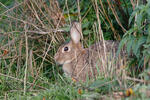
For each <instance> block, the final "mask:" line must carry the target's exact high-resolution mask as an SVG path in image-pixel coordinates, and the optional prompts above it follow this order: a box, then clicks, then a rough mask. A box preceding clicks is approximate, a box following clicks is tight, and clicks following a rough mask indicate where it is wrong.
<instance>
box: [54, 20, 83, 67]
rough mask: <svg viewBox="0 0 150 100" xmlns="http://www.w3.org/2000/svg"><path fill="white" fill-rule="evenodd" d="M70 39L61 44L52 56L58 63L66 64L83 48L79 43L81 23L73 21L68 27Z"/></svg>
mask: <svg viewBox="0 0 150 100" xmlns="http://www.w3.org/2000/svg"><path fill="white" fill-rule="evenodd" d="M70 35H71V40H70V41H69V42H68V43H65V44H63V45H61V46H60V47H59V49H58V51H57V53H56V54H55V56H54V59H55V61H56V62H57V63H58V64H61V65H63V64H67V63H70V62H71V61H73V60H74V59H75V58H76V57H77V56H78V55H79V54H80V53H81V52H82V51H83V50H84V49H83V48H82V45H81V43H80V37H81V25H80V24H79V23H78V22H73V23H72V26H71V28H70Z"/></svg>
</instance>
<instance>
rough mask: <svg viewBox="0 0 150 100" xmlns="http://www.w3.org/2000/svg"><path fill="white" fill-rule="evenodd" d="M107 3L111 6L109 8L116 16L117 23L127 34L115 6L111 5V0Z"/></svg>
mask: <svg viewBox="0 0 150 100" xmlns="http://www.w3.org/2000/svg"><path fill="white" fill-rule="evenodd" d="M107 3H108V5H109V8H110V9H111V11H112V12H113V15H114V16H115V19H116V21H117V23H118V24H119V25H120V27H121V28H122V30H123V32H124V33H125V32H126V31H127V30H126V29H125V28H124V27H123V26H122V24H121V22H120V19H119V17H118V15H117V12H116V10H115V8H114V6H113V5H111V4H112V3H110V1H109V0H107Z"/></svg>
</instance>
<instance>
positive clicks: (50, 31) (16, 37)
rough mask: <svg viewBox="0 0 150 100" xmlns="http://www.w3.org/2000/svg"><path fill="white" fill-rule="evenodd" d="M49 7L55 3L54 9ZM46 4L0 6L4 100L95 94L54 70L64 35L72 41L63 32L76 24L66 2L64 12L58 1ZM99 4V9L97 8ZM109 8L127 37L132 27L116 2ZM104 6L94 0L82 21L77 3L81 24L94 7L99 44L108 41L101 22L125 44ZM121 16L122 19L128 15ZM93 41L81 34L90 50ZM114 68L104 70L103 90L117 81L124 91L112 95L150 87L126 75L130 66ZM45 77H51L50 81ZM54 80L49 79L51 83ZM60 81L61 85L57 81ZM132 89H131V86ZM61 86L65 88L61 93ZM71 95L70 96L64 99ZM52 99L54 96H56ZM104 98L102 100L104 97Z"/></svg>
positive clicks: (29, 1) (27, 1)
mask: <svg viewBox="0 0 150 100" xmlns="http://www.w3.org/2000/svg"><path fill="white" fill-rule="evenodd" d="M117 1H119V0H115V1H114V2H117ZM47 2H51V3H50V4H49V3H47ZM47 2H46V1H45V0H24V1H22V2H15V4H14V6H13V7H11V8H8V7H7V6H5V5H4V4H2V2H0V5H1V6H2V7H3V8H4V10H3V12H2V13H0V23H2V24H3V25H1V26H2V27H0V41H1V43H0V69H1V70H0V84H4V85H3V86H6V88H4V89H3V90H2V91H3V93H0V94H2V95H5V96H1V97H0V98H3V99H7V98H9V96H12V95H7V93H9V92H11V93H14V94H15V93H18V91H20V94H21V95H28V92H32V93H31V94H32V95H34V94H35V96H38V93H40V92H39V91H40V90H41V91H43V90H46V93H45V95H47V94H49V93H50V92H49V90H50V91H52V92H56V94H57V93H58V95H59V92H60V90H62V91H61V93H62V94H63V95H65V96H66V95H67V96H68V97H69V96H70V97H71V96H72V94H73V97H72V98H80V97H81V95H80V94H78V93H76V90H78V88H81V89H83V93H85V94H86V93H88V92H89V91H91V90H89V91H88V89H87V84H76V85H75V83H74V82H72V81H70V80H69V81H68V80H67V81H66V79H65V78H64V77H62V76H61V75H60V74H59V73H61V71H60V68H58V67H56V66H55V62H54V59H53V56H54V54H55V52H56V48H58V46H59V45H60V44H61V43H62V42H64V41H65V38H66V36H65V35H68V34H67V32H66V31H65V30H63V29H62V27H64V26H66V25H68V23H69V24H71V21H72V19H71V14H70V13H69V9H70V8H69V7H68V4H67V0H66V3H65V5H64V6H63V7H62V8H63V9H61V8H60V7H59V4H58V2H57V1H56V0H49V1H47ZM98 2H99V4H97V3H98ZM106 3H107V4H108V5H109V6H108V7H109V8H110V9H111V11H112V13H113V15H114V17H115V20H116V21H117V23H118V25H119V26H120V27H121V29H122V31H123V32H126V30H127V27H124V26H123V24H122V22H121V21H120V18H119V17H118V15H117V11H116V5H113V3H112V1H111V0H107V1H106ZM131 3H132V5H133V9H134V8H135V3H134V1H133V0H131ZM99 5H100V6H99ZM103 5H104V4H103V2H102V0H99V1H97V0H93V1H91V6H90V7H89V8H88V10H87V11H86V13H85V14H84V15H82V14H81V13H82V12H81V8H80V0H77V11H78V12H77V15H76V17H77V19H79V22H80V23H82V21H83V20H84V19H85V18H86V16H87V15H88V13H89V11H90V10H91V9H92V7H93V8H94V9H95V15H96V18H97V21H96V22H95V23H94V24H93V25H92V28H91V30H93V31H92V32H93V33H94V34H95V37H97V38H96V39H97V40H103V41H104V36H103V30H102V26H101V24H102V23H101V19H103V22H104V23H105V24H106V26H110V28H111V30H112V32H113V36H114V38H115V39H116V40H120V39H121V37H120V35H119V33H118V32H117V30H116V29H115V27H114V25H113V23H112V21H111V20H112V19H111V17H110V16H109V14H108V13H107V11H106V10H105V7H104V6H103ZM119 7H121V5H120V6H119ZM66 9H67V12H68V13H67V14H68V18H69V21H68V22H66V19H65V16H64V12H65V10H66ZM120 9H121V8H120ZM120 11H121V10H120ZM81 15H82V16H83V17H82V16H81ZM121 16H123V13H122V15H121ZM105 19H106V20H105ZM97 26H98V27H97ZM67 27H68V26H67ZM90 37H91V36H90V34H89V37H83V34H82V41H83V43H84V44H86V46H87V45H89V44H88V42H87V41H88V39H89V38H90ZM94 41H95V40H94ZM92 42H93V41H92ZM103 45H104V47H105V43H103ZM104 52H105V50H104ZM105 56H106V54H105ZM110 57H111V55H110ZM105 58H106V57H105ZM114 62H115V61H110V62H109V63H108V66H107V67H106V68H107V69H105V75H104V76H101V77H99V79H100V80H99V81H103V79H104V78H106V79H107V78H108V79H109V81H107V82H106V84H102V85H100V86H99V88H100V89H101V88H103V86H105V85H108V84H111V83H113V82H114V81H117V83H118V84H119V85H118V84H117V85H118V88H119V89H118V88H117V89H116V87H115V86H114V88H113V89H114V90H119V91H120V90H122V91H123V90H126V89H127V88H129V87H131V86H133V85H134V84H135V81H136V82H139V83H145V84H147V83H149V81H145V80H144V79H142V78H141V79H137V78H134V77H129V76H128V73H127V72H126V69H127V68H126V66H127V62H125V63H124V62H123V61H122V60H120V59H119V62H120V63H121V65H120V68H121V69H118V70H116V69H114V67H113V66H116V65H115V64H116V63H114ZM104 66H105V65H104ZM46 75H47V76H48V77H45V76H46ZM49 77H50V79H48V78H49ZM58 77H59V78H58ZM57 79H59V80H58V81H56V80H57ZM59 81H60V83H59ZM54 82H55V83H54ZM52 83H54V85H52ZM68 83H69V84H68ZM128 83H131V84H130V85H128ZM6 84H8V85H6ZM14 84H15V85H14ZM62 84H63V85H62ZM93 84H94V83H93ZM50 86H51V87H50ZM62 86H64V88H62ZM68 87H69V88H68ZM112 87H113V85H112ZM56 88H57V89H56ZM59 89H60V90H59ZM106 89H107V93H108V92H112V91H110V90H109V89H108V88H106ZM93 91H94V93H95V91H96V90H92V92H93ZM66 92H67V93H70V94H69V95H68V94H65V93H66ZM96 93H97V92H96ZM31 94H30V96H31ZM42 95H43V94H42ZM45 95H44V96H45ZM49 95H50V96H52V95H55V94H49ZM50 96H49V97H50ZM56 96H57V95H56ZM12 97H13V96H12ZM41 97H42V98H41V99H43V100H44V98H43V96H41ZM45 97H46V96H45ZM83 97H84V96H83ZM85 97H86V96H85ZM101 97H103V94H102V95H101ZM14 98H15V95H14ZM72 98H71V99H72ZM41 99H40V100H41Z"/></svg>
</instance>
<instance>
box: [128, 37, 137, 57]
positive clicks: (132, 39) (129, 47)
mask: <svg viewBox="0 0 150 100" xmlns="http://www.w3.org/2000/svg"><path fill="white" fill-rule="evenodd" d="M134 40H135V38H134V37H133V36H131V37H130V39H129V41H128V42H127V46H126V47H127V53H128V55H130V54H131V53H130V52H131V50H132V44H133V41H134Z"/></svg>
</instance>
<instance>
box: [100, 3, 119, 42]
mask: <svg viewBox="0 0 150 100" xmlns="http://www.w3.org/2000/svg"><path fill="white" fill-rule="evenodd" d="M99 1H100V5H101V7H102V11H103V13H104V15H105V18H106V20H107V21H108V23H109V24H110V27H111V29H112V31H113V33H114V38H115V39H116V40H120V35H119V34H118V33H117V32H116V30H115V28H114V27H113V24H112V22H111V21H110V19H109V16H108V14H107V13H106V11H105V9H104V6H103V3H102V0H99Z"/></svg>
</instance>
